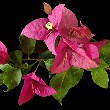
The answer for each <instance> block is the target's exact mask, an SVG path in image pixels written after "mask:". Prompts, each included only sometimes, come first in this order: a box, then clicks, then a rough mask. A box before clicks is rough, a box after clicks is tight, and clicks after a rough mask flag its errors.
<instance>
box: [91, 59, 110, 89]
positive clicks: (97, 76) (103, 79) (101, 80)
mask: <svg viewBox="0 0 110 110" xmlns="http://www.w3.org/2000/svg"><path fill="white" fill-rule="evenodd" d="M100 61H101V63H100V65H99V66H98V67H97V68H93V69H90V71H91V75H92V80H93V82H94V83H95V84H97V85H98V86H100V87H102V88H108V82H109V77H108V74H107V72H106V71H105V70H106V69H108V67H109V65H108V64H107V63H105V62H104V60H103V59H100Z"/></svg>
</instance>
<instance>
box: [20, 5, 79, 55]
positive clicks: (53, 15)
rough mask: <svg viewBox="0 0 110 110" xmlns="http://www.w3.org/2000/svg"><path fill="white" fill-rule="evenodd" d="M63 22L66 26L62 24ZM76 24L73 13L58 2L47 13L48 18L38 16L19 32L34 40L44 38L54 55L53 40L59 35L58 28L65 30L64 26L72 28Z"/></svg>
mask: <svg viewBox="0 0 110 110" xmlns="http://www.w3.org/2000/svg"><path fill="white" fill-rule="evenodd" d="M64 22H65V25H66V26H64ZM77 25H78V21H77V18H76V16H75V14H74V13H73V12H72V11H70V10H69V9H67V8H66V7H65V5H64V4H59V5H58V6H56V7H55V8H54V9H53V10H52V11H51V12H50V13H49V14H48V18H40V19H36V20H34V21H32V22H30V23H29V24H27V25H26V26H25V28H24V29H23V30H22V32H21V34H23V35H25V36H26V37H28V38H32V39H35V40H44V42H45V44H46V45H47V47H48V49H49V50H50V51H51V52H52V54H54V55H56V52H55V40H56V38H57V36H59V35H61V33H60V31H59V29H60V30H61V28H62V27H63V30H65V28H66V27H69V28H72V27H74V26H77ZM59 27H60V28H59ZM62 32H63V31H62Z"/></svg>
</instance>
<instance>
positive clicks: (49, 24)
mask: <svg viewBox="0 0 110 110" xmlns="http://www.w3.org/2000/svg"><path fill="white" fill-rule="evenodd" d="M45 27H46V28H47V29H48V30H53V24H52V23H51V22H48V23H47V24H46V25H45Z"/></svg>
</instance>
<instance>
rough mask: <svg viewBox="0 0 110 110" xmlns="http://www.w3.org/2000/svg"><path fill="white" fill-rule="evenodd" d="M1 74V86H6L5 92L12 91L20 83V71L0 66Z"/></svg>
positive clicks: (7, 65) (9, 66)
mask: <svg viewBox="0 0 110 110" xmlns="http://www.w3.org/2000/svg"><path fill="white" fill-rule="evenodd" d="M0 69H1V70H2V73H1V74H0V77H1V82H2V84H4V85H6V86H7V91H10V90H12V89H14V88H15V87H16V86H18V85H19V83H20V81H21V77H22V74H21V70H20V69H17V68H14V67H12V66H11V65H9V64H4V65H0Z"/></svg>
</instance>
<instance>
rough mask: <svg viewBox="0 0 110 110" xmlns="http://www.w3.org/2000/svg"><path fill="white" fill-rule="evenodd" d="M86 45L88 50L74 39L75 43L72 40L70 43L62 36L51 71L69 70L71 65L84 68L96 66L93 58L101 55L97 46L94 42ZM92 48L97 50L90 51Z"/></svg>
mask: <svg viewBox="0 0 110 110" xmlns="http://www.w3.org/2000/svg"><path fill="white" fill-rule="evenodd" d="M73 47H74V48H73ZM85 47H87V50H86V51H85V50H84V49H83V47H81V46H79V45H78V44H77V42H75V41H73V43H71V41H70V43H69V41H68V42H67V41H66V40H65V39H63V38H61V40H60V42H59V44H58V46H57V47H56V52H57V55H56V56H55V59H54V62H53V64H52V66H51V72H52V73H62V72H65V71H67V70H68V69H69V68H70V67H71V66H76V67H78V68H82V69H90V68H96V67H97V63H96V62H95V61H94V60H93V59H95V58H97V57H99V54H98V49H97V47H96V46H95V45H93V44H92V45H85ZM91 48H92V49H95V50H94V51H89V52H88V50H89V49H91ZM90 52H91V53H90ZM90 56H91V57H90Z"/></svg>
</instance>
